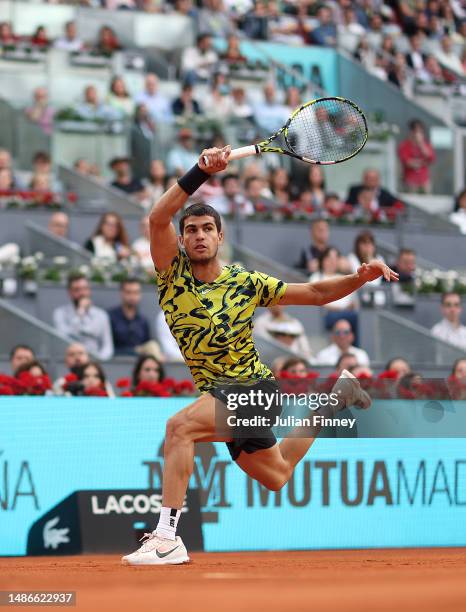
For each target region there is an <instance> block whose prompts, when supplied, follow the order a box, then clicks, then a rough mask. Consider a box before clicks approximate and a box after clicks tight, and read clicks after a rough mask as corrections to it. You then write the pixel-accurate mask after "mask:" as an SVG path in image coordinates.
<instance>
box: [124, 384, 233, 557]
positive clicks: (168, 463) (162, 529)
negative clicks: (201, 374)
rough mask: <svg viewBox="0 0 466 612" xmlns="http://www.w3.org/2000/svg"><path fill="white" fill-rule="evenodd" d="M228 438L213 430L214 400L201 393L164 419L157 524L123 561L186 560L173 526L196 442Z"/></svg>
mask: <svg viewBox="0 0 466 612" xmlns="http://www.w3.org/2000/svg"><path fill="white" fill-rule="evenodd" d="M204 441H205V442H206V441H216V442H229V441H230V438H229V437H227V436H225V437H222V436H220V435H217V433H216V420H215V400H214V398H213V397H212V396H211V395H208V394H207V395H203V396H202V397H200V398H199V399H198V400H196V401H195V402H194V403H192V404H190V405H189V406H187V407H186V408H184V409H183V410H181V411H180V412H178V413H177V414H175V415H174V416H173V417H171V418H170V419H169V420H168V421H167V426H166V433H165V442H164V469H163V487H162V509H161V512H160V517H159V522H158V525H157V528H156V529H155V530H154V531H153V532H152V533H148V534H145V536H144V537H145V538H146V540H145V541H144V543H143V544H142V546H141V547H140V548H139V549H138V550H137V551H136V552H134V553H132V554H130V555H126V556H124V557H123V558H122V563H123V564H124V565H178V564H180V563H186V562H187V561H189V557H188V553H187V551H186V548H185V546H184V544H183V542H182V540H181V538H180V537H179V536H176V528H177V525H178V520H179V518H180V514H181V508H182V507H183V501H184V498H185V495H186V490H187V488H188V483H189V479H190V477H191V474H192V471H193V467H194V443H195V442H204Z"/></svg>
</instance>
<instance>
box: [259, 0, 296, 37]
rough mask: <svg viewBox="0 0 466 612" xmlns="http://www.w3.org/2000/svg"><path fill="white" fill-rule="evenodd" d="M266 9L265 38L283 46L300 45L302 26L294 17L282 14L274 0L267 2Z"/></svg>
mask: <svg viewBox="0 0 466 612" xmlns="http://www.w3.org/2000/svg"><path fill="white" fill-rule="evenodd" d="M267 8H268V15H267V30H268V31H267V38H268V39H269V40H270V41H272V42H277V43H282V44H285V45H293V46H296V45H302V44H303V42H304V41H303V34H305V28H304V24H302V25H301V24H300V23H299V22H298V19H297V18H296V16H295V15H290V14H289V13H285V12H283V11H282V10H281V8H280V7H279V5H278V3H277V2H276V1H275V0H272V1H269V2H267Z"/></svg>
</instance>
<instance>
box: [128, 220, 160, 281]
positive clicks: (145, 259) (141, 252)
mask: <svg viewBox="0 0 466 612" xmlns="http://www.w3.org/2000/svg"><path fill="white" fill-rule="evenodd" d="M139 228H140V236H139V238H136V240H135V241H134V242H133V244H132V246H131V250H132V252H133V254H134V255H135V256H136V258H137V261H138V262H139V265H140V266H141V267H142V268H144V270H146V272H147V273H149V274H151V276H153V275H154V264H153V262H152V256H151V252H150V226H149V217H148V216H144V217H143V218H142V219H141V224H140V226H139Z"/></svg>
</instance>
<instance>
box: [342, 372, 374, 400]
mask: <svg viewBox="0 0 466 612" xmlns="http://www.w3.org/2000/svg"><path fill="white" fill-rule="evenodd" d="M332 393H337V394H338V396H339V398H340V404H339V406H338V410H344V409H345V408H351V406H356V407H357V408H364V409H367V408H369V407H370V405H371V404H372V399H371V397H370V395H369V394H368V393H366V391H364V389H361V385H360V384H359V381H358V379H357V378H356V376H354V374H351V372H348V370H342V371H341V374H340V378H339V379H338V380H337V382H336V383H335V384H334V386H333V389H332Z"/></svg>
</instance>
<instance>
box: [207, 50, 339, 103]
mask: <svg viewBox="0 0 466 612" xmlns="http://www.w3.org/2000/svg"><path fill="white" fill-rule="evenodd" d="M215 47H216V48H217V49H218V50H219V51H223V50H224V49H225V48H226V43H225V41H224V40H222V39H217V40H216V41H215ZM241 52H242V53H243V55H244V56H245V57H247V58H248V60H250V61H252V62H255V61H258V60H259V61H261V62H266V61H267V56H268V57H271V58H272V59H274V60H276V61H277V62H280V63H281V64H285V65H286V66H288V67H289V68H293V69H294V70H296V71H297V72H298V73H299V74H301V75H302V77H303V79H299V80H297V79H295V78H293V76H291V75H290V74H285V73H281V72H280V71H278V72H277V80H278V84H279V85H280V86H281V87H284V88H285V87H291V86H297V87H301V86H302V85H303V83H314V84H316V85H319V86H320V87H321V88H322V89H324V90H325V91H326V92H327V93H328V94H329V95H331V96H336V95H339V90H338V55H337V52H336V51H335V50H334V49H329V48H323V47H314V46H312V47H311V46H309V45H307V46H301V47H292V46H290V45H284V44H282V43H274V42H261V41H255V42H254V43H250V42H248V41H241Z"/></svg>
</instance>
